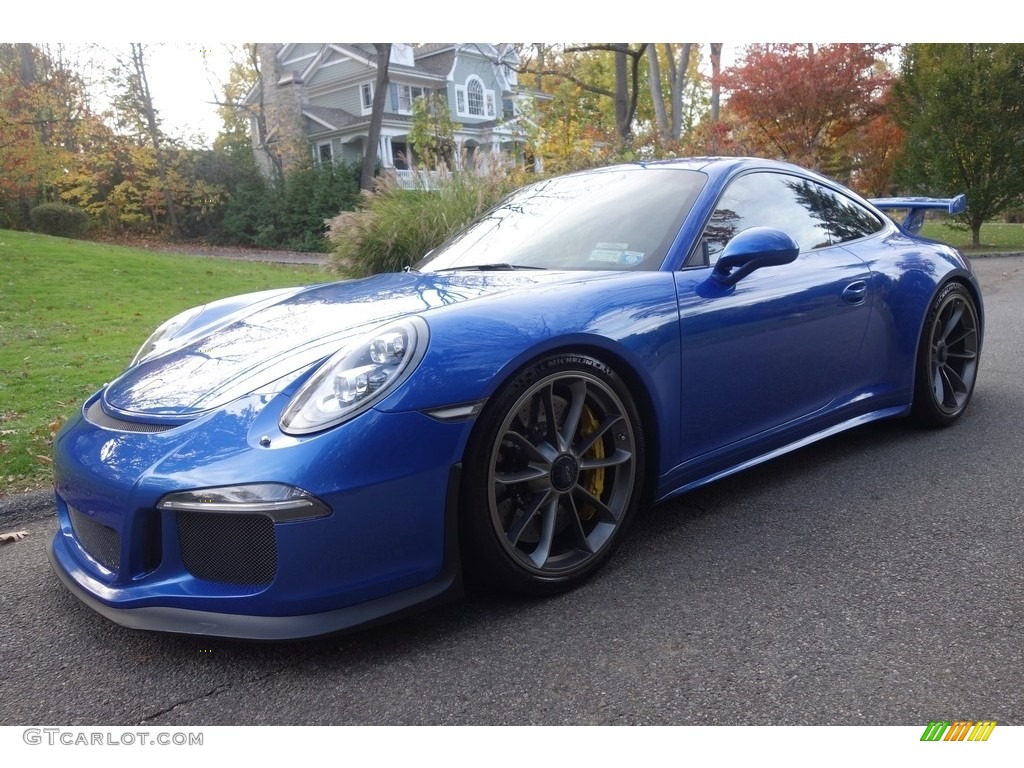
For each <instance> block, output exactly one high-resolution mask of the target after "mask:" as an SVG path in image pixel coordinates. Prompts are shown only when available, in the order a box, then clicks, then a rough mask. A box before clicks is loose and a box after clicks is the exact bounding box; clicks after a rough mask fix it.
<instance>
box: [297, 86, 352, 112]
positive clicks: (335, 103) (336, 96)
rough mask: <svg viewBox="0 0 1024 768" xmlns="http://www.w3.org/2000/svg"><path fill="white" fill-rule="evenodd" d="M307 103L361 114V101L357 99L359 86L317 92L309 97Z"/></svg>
mask: <svg viewBox="0 0 1024 768" xmlns="http://www.w3.org/2000/svg"><path fill="white" fill-rule="evenodd" d="M309 103H310V104H312V105H313V106H314V107H330V108H332V109H343V110H345V111H346V112H350V113H351V114H353V115H359V114H362V111H363V108H362V102H361V101H360V99H359V86H358V85H352V86H349V87H347V88H342V89H339V90H336V91H328V92H325V93H319V94H317V95H315V96H310V97H309Z"/></svg>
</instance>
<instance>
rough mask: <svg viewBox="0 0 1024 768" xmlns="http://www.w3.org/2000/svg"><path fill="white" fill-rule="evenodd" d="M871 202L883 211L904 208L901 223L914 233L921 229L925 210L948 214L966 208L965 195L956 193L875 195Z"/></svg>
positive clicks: (959, 211)
mask: <svg viewBox="0 0 1024 768" xmlns="http://www.w3.org/2000/svg"><path fill="white" fill-rule="evenodd" d="M871 204H872V205H874V206H875V207H876V208H881V209H882V210H883V211H889V210H892V209H896V210H905V211H906V212H907V215H906V217H904V219H903V221H902V222H901V225H902V227H903V228H904V229H905V230H907V231H908V232H910V233H911V234H915V235H916V234H917V233H918V232H920V231H921V225H922V224H924V215H925V213H926V212H927V211H931V210H938V211H945V212H946V213H948V214H949V215H950V216H953V215H954V214H957V213H963V211H965V210H966V209H967V195H957V196H956V197H877V198H875V199H874V200H872V201H871Z"/></svg>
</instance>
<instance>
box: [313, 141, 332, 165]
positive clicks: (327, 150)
mask: <svg viewBox="0 0 1024 768" xmlns="http://www.w3.org/2000/svg"><path fill="white" fill-rule="evenodd" d="M316 160H317V162H318V163H319V164H320V165H330V164H331V163H333V162H334V150H333V148H332V147H331V142H329V141H324V142H321V143H319V144H317V145H316Z"/></svg>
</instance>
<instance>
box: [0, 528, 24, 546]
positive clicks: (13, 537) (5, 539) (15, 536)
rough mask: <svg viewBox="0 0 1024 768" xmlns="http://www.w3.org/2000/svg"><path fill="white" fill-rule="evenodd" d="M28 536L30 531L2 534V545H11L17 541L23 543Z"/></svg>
mask: <svg viewBox="0 0 1024 768" xmlns="http://www.w3.org/2000/svg"><path fill="white" fill-rule="evenodd" d="M26 536H28V531H10V532H8V533H0V544H11V543H13V542H15V541H21V540H22V539H24V538H25V537H26Z"/></svg>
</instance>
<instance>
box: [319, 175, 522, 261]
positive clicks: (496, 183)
mask: <svg viewBox="0 0 1024 768" xmlns="http://www.w3.org/2000/svg"><path fill="white" fill-rule="evenodd" d="M424 178H426V177H424ZM523 181H524V178H523V176H522V172H520V171H514V172H510V171H508V170H507V169H504V168H502V167H501V166H500V164H498V163H493V164H492V167H491V170H489V171H487V172H486V173H479V172H474V171H462V172H457V173H442V174H441V175H440V178H439V180H437V181H436V182H433V181H432V182H431V183H430V184H429V185H426V184H424V185H423V186H422V187H421V188H419V189H403V188H401V187H400V186H399V185H398V181H397V179H396V178H395V177H394V176H390V175H385V176H382V177H381V178H380V179H378V183H377V187H376V189H375V190H374V191H373V192H372V193H369V194H365V193H364V198H363V201H362V204H361V206H360V207H359V208H358V209H357V210H355V211H350V212H345V213H342V214H340V215H338V216H336V217H334V218H333V219H331V220H329V221H328V234H327V236H328V239H329V240H330V242H331V244H332V246H333V256H332V259H331V261H332V265H333V267H334V268H335V269H337V270H338V271H340V272H342V273H344V274H346V275H351V276H361V275H370V274H374V273H377V272H397V271H399V270H401V269H402V268H403V267H406V266H411V265H412V264H415V263H416V262H417V261H419V260H420V259H421V258H422V257H423V256H424V255H425V254H426V253H427V252H428V251H430V250H431V249H432V248H436V247H437V246H438V245H440V244H441V243H443V242H444V241H445V240H447V239H448V238H449V237H450V236H451V235H453V234H454V233H455V232H457V231H458V230H459V229H461V228H462V227H464V226H465V225H466V224H468V223H469V222H470V221H472V220H473V219H475V218H476V217H477V216H479V215H480V214H482V213H484V212H485V211H487V210H489V209H490V208H493V207H494V206H495V205H497V204H498V202H500V201H501V199H502V198H503V197H505V195H507V194H508V193H509V192H511V191H512V190H513V189H515V188H516V187H518V186H520V185H521V184H522V182H523ZM428 187H429V188H428Z"/></svg>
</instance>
